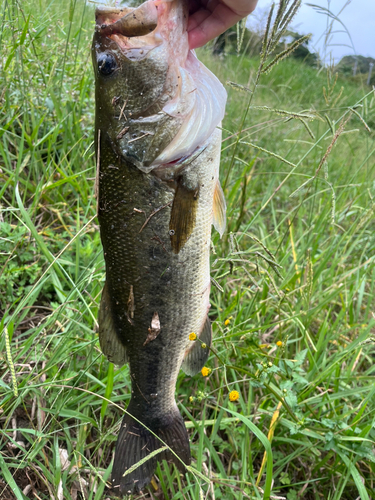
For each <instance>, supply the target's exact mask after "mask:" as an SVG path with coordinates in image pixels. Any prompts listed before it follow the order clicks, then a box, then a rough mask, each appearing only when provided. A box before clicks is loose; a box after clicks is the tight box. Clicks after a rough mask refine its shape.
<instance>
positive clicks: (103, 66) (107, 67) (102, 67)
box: [98, 52, 117, 76]
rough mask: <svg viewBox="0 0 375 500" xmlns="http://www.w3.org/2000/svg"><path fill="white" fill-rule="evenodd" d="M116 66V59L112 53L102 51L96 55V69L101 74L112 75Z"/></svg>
mask: <svg viewBox="0 0 375 500" xmlns="http://www.w3.org/2000/svg"><path fill="white" fill-rule="evenodd" d="M116 68H117V61H116V59H115V58H114V57H113V55H112V54H110V53H108V52H103V53H101V54H100V55H99V56H98V70H99V72H100V73H101V74H102V75H103V76H109V75H112V73H113V72H114V71H115V70H116Z"/></svg>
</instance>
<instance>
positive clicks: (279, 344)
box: [276, 340, 284, 347]
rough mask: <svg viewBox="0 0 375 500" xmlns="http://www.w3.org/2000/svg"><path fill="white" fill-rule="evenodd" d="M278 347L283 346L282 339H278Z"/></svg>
mask: <svg viewBox="0 0 375 500" xmlns="http://www.w3.org/2000/svg"><path fill="white" fill-rule="evenodd" d="M276 345H277V347H282V346H283V345H284V344H283V343H282V342H281V340H278V341H277V342H276Z"/></svg>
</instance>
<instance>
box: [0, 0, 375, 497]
mask: <svg viewBox="0 0 375 500" xmlns="http://www.w3.org/2000/svg"><path fill="white" fill-rule="evenodd" d="M93 17H94V16H93V9H92V7H90V6H89V5H86V4H85V3H83V2H82V1H79V0H71V3H70V5H69V4H66V3H62V2H47V1H46V0H39V1H38V2H31V1H30V0H25V1H24V2H22V3H19V2H17V1H16V0H10V1H7V2H5V3H3V5H2V10H1V19H2V24H1V31H0V40H1V59H0V61H1V73H2V79H1V89H0V97H1V111H0V155H1V160H0V161H1V163H0V168H1V171H0V200H1V201H0V202H1V206H0V309H1V312H0V421H1V425H0V469H1V475H0V498H1V499H4V500H8V499H12V500H13V499H17V500H21V499H22V500H24V499H25V498H39V499H43V500H44V499H50V498H54V499H58V500H61V499H64V500H75V499H77V498H86V499H90V500H99V499H101V498H109V497H110V496H111V494H110V491H106V492H105V493H104V491H105V485H106V481H108V478H109V476H110V472H111V459H112V455H113V448H114V443H115V441H116V437H117V432H118V428H119V422H120V419H121V416H122V414H123V409H124V408H126V405H127V402H128V401H129V398H130V377H129V371H128V367H127V366H125V367H123V368H121V369H117V368H116V367H114V366H113V365H112V364H110V363H108V361H107V360H106V359H105V358H104V356H103V355H102V354H101V351H100V348H99V345H98V338H97V334H96V331H97V320H96V318H97V311H98V304H99V300H100V293H101V290H102V287H103V281H104V268H103V257H102V253H101V246H100V237H99V228H98V225H97V221H96V204H95V199H94V178H95V161H94V148H93V115H94V98H93V75H92V71H91V61H90V43H91V41H90V39H91V34H92V31H93V23H94V21H93ZM281 20H282V17H281V18H279V22H280V21H281ZM277 22H278V21H277V18H276V23H277ZM276 28H277V29H276ZM276 28H275V30H273V31H272V30H270V31H269V37H268V38H267V40H268V43H267V44H266V45H265V46H264V50H263V55H262V56H261V57H259V56H258V57H254V58H249V57H248V56H246V55H245V54H243V53H241V52H240V55H239V56H236V55H229V56H227V57H226V58H220V59H219V58H214V57H213V56H212V51H210V50H207V51H204V50H202V51H200V53H199V55H200V57H201V59H202V60H203V61H204V62H205V64H207V66H209V67H210V69H212V70H213V71H214V72H215V74H217V75H218V77H219V78H220V79H221V81H222V82H224V83H226V82H227V90H228V94H229V99H228V106H227V114H226V117H225V120H224V123H223V132H224V134H223V152H222V163H221V176H222V184H223V187H224V190H225V194H226V199H227V204H228V228H227V232H226V234H225V236H224V237H223V238H222V239H221V240H220V239H219V237H218V235H217V234H216V233H214V234H213V248H214V251H213V255H212V276H213V279H214V280H213V283H214V284H215V285H216V286H213V289H212V294H211V302H212V307H211V310H210V316H211V319H212V320H213V328H214V342H213V349H212V355H211V356H210V359H209V362H208V363H207V368H209V369H210V370H211V371H210V370H207V371H205V372H204V374H206V375H207V376H205V377H204V376H203V375H197V376H195V377H193V378H188V377H186V376H184V374H183V373H181V374H180V377H179V379H178V385H177V393H176V396H177V399H178V403H179V406H180V408H181V411H182V413H183V415H184V418H185V421H186V425H187V428H188V429H189V432H190V436H191V443H192V446H191V447H192V454H193V463H192V467H191V468H190V471H189V473H188V474H187V475H186V477H182V476H180V475H179V474H178V473H177V472H176V471H175V470H171V469H169V468H168V466H167V465H166V464H164V465H162V466H160V468H159V469H158V473H157V477H156V478H155V481H154V483H153V484H152V485H151V487H150V489H149V491H148V492H145V494H144V495H143V496H140V497H139V498H149V499H151V498H154V499H165V500H167V499H176V500H178V499H189V500H193V499H194V500H196V499H198V498H207V499H214V498H216V499H223V500H232V499H233V500H234V499H238V500H240V499H242V498H251V499H261V498H264V499H268V498H279V499H287V500H296V499H299V498H303V499H306V500H320V499H322V498H324V499H329V500H339V499H344V500H345V499H347V500H353V499H356V498H361V500H368V499H370V498H373V495H374V493H373V492H374V477H375V476H374V473H375V458H374V457H375V455H374V445H375V417H374V411H375V388H374V384H373V379H374V370H375V369H374V364H373V359H374V355H375V345H374V342H375V310H374V291H375V266H374V261H375V257H374V255H375V236H374V235H375V227H374V226H375V224H374V208H375V205H374V196H375V191H374V186H375V183H374V181H375V172H374V165H375V162H374V153H375V142H374V134H373V132H372V128H373V127H374V126H375V114H374V104H375V101H374V93H373V92H372V91H369V88H368V87H366V86H363V87H361V86H360V85H358V83H357V84H355V83H353V82H351V81H349V80H346V79H343V77H341V76H340V77H338V78H337V77H336V76H335V75H334V74H333V72H332V70H331V69H330V68H328V69H327V71H326V72H325V71H323V70H320V71H319V72H318V71H317V70H316V69H314V68H312V67H309V66H307V65H305V64H304V63H302V62H299V61H297V60H292V59H284V60H281V61H279V63H278V64H274V65H273V66H269V64H270V63H271V64H272V55H271V54H270V49H271V48H272V45H273V43H272V40H275V38H277V36H278V34H279V31H278V30H279V29H280V24H279V25H276ZM268 69H270V70H272V71H270V72H269V71H268ZM233 391H237V393H238V394H237V393H235V392H233ZM237 396H239V397H238V398H237Z"/></svg>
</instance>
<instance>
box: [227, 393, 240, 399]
mask: <svg viewBox="0 0 375 500" xmlns="http://www.w3.org/2000/svg"><path fill="white" fill-rule="evenodd" d="M239 398H240V393H239V392H238V391H231V392H230V393H229V401H237V399H239Z"/></svg>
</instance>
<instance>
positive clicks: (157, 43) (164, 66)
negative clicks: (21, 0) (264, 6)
mask: <svg viewBox="0 0 375 500" xmlns="http://www.w3.org/2000/svg"><path fill="white" fill-rule="evenodd" d="M187 19H188V9H187V1H186V0H172V1H167V0H149V1H147V2H145V3H144V4H143V5H141V6H140V7H139V8H137V9H130V8H124V9H116V8H109V7H100V8H98V9H97V10H96V31H95V34H94V39H93V46H92V55H93V64H94V71H95V82H96V91H95V96H96V97H95V99H96V132H95V139H96V151H97V183H96V194H97V199H98V218H99V223H100V233H101V239H102V244H103V249H104V258H105V264H106V283H105V286H104V289H103V294H102V299H101V305H100V312H99V340H100V345H101V348H102V351H103V353H104V354H105V355H106V356H107V357H108V359H109V361H111V362H113V363H116V364H118V365H123V364H124V363H126V362H129V365H130V376H131V386H132V394H131V400H130V403H129V406H128V408H127V413H126V414H125V416H124V418H123V422H122V425H121V429H120V433H119V437H118V441H117V445H116V451H115V460H114V465H113V472H112V486H113V488H114V491H115V492H117V493H118V494H125V493H133V492H139V491H141V490H142V488H144V486H145V485H147V484H148V483H149V482H150V481H151V479H152V475H153V473H154V470H155V467H156V462H157V460H162V459H167V460H172V461H174V462H175V463H176V465H177V466H178V467H179V468H180V469H181V470H184V464H189V463H190V448H189V439H188V434H187V431H186V428H185V425H184V421H183V418H182V416H181V414H180V412H179V410H178V408H177V405H176V402H175V396H174V393H175V386H176V380H177V376H178V373H179V370H180V368H181V367H182V369H183V370H184V371H185V373H186V374H188V375H194V374H195V373H197V372H198V371H199V370H200V369H201V368H202V367H203V365H204V363H205V361H206V360H207V357H208V354H209V349H208V348H205V349H203V348H202V347H201V345H202V343H205V344H206V345H207V346H210V344H211V325H210V322H209V320H208V310H209V307H210V305H209V293H210V269H209V252H210V242H211V225H212V223H213V224H214V225H215V227H216V228H217V230H218V231H219V232H220V234H222V233H223V231H224V228H225V201H224V196H223V192H222V190H221V187H220V184H219V179H218V176H219V162H220V147H221V131H220V129H218V128H217V126H218V125H219V124H220V122H221V119H222V118H223V116H224V108H225V101H226V92H225V90H224V88H223V86H222V85H221V83H220V82H219V81H218V80H217V78H216V77H215V76H214V75H213V74H212V73H210V72H209V71H208V70H207V69H206V68H205V67H204V66H203V65H202V64H201V63H200V62H199V61H198V60H197V58H196V56H195V55H194V53H192V52H191V51H189V48H188V39H187V32H186V26H187ZM192 332H194V333H196V335H197V336H199V338H200V342H199V341H195V342H192V341H190V340H189V334H190V333H192ZM160 449H161V450H162V451H160V452H158V450H160ZM150 454H151V456H150ZM146 457H148V459H147V460H146V461H144V462H143V463H142V464H141V465H140V466H139V467H137V468H135V470H133V469H131V470H130V471H129V469H130V468H131V467H132V466H134V465H135V464H137V463H138V462H140V461H142V460H143V459H145V458H146ZM127 471H129V472H127Z"/></svg>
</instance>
